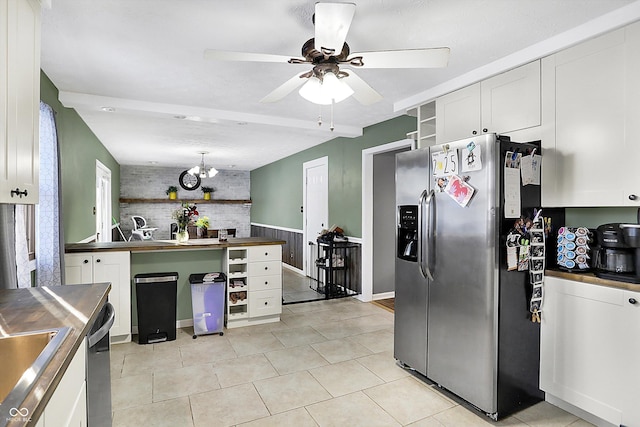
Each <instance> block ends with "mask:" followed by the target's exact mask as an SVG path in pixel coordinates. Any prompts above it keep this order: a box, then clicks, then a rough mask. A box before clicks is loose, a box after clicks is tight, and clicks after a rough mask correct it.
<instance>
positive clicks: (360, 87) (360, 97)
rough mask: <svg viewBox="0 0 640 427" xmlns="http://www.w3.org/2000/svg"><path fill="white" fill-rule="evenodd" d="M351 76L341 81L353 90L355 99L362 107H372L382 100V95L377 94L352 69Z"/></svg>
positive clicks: (350, 70)
mask: <svg viewBox="0 0 640 427" xmlns="http://www.w3.org/2000/svg"><path fill="white" fill-rule="evenodd" d="M348 73H349V76H347V77H343V78H342V79H341V80H342V81H343V82H344V83H346V84H347V85H349V87H351V89H353V97H354V98H355V99H356V100H357V101H358V102H359V103H360V104H362V105H371V104H375V103H376V102H378V101H380V100H381V99H382V95H380V94H379V93H378V92H376V91H375V90H374V89H373V88H372V87H371V86H369V84H368V83H367V82H365V81H364V80H362V79H361V78H360V77H359V76H358V75H357V74H356V73H354V72H353V70H352V69H349V71H348Z"/></svg>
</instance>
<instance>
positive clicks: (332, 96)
mask: <svg viewBox="0 0 640 427" xmlns="http://www.w3.org/2000/svg"><path fill="white" fill-rule="evenodd" d="M298 93H299V94H300V96H302V97H303V98H304V99H306V100H307V101H309V102H313V103H314V104H320V105H329V104H331V103H332V101H333V102H334V103H338V102H341V101H344V100H345V99H347V98H348V97H350V96H351V95H353V89H351V88H350V87H349V85H347V84H346V83H345V82H343V81H341V80H340V79H338V77H336V75H335V74H334V73H326V74H325V75H324V76H323V77H322V81H320V79H319V78H317V77H315V76H313V77H309V79H308V80H307V82H306V83H305V84H304V85H303V86H302V87H301V88H300V90H299V91H298Z"/></svg>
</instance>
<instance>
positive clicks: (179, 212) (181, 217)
mask: <svg viewBox="0 0 640 427" xmlns="http://www.w3.org/2000/svg"><path fill="white" fill-rule="evenodd" d="M171 217H172V218H173V219H175V220H176V223H177V224H178V233H177V234H176V239H177V240H178V243H184V242H186V241H187V240H189V232H188V230H187V227H188V226H189V225H190V224H193V222H194V221H195V219H196V218H197V217H198V208H197V207H196V205H194V204H190V203H187V202H183V203H182V205H181V206H180V208H178V209H176V210H175V211H173V214H171Z"/></svg>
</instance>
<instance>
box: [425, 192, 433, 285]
mask: <svg viewBox="0 0 640 427" xmlns="http://www.w3.org/2000/svg"><path fill="white" fill-rule="evenodd" d="M424 204H425V206H426V220H427V227H426V231H427V232H426V236H425V237H426V239H425V240H426V242H427V244H426V246H425V247H426V250H425V258H424V259H425V262H424V265H425V270H426V276H425V277H428V278H429V280H433V273H434V271H433V268H432V266H431V259H432V258H433V257H434V256H435V250H436V247H435V246H436V242H435V238H434V237H435V230H434V224H435V217H436V216H435V209H436V198H435V192H434V191H433V190H431V191H429V193H428V194H427V196H426V198H425V201H424Z"/></svg>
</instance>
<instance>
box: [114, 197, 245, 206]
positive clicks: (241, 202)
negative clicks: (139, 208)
mask: <svg viewBox="0 0 640 427" xmlns="http://www.w3.org/2000/svg"><path fill="white" fill-rule="evenodd" d="M183 202H185V203H198V204H207V203H210V204H221V205H250V204H251V199H247V200H228V199H210V200H205V199H138V198H127V197H121V198H120V203H173V204H176V203H183Z"/></svg>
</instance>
